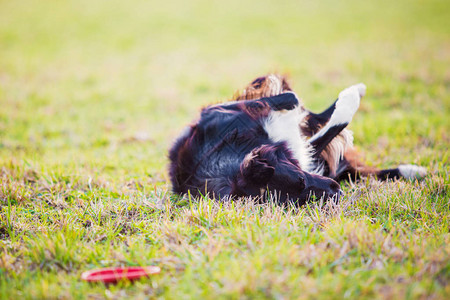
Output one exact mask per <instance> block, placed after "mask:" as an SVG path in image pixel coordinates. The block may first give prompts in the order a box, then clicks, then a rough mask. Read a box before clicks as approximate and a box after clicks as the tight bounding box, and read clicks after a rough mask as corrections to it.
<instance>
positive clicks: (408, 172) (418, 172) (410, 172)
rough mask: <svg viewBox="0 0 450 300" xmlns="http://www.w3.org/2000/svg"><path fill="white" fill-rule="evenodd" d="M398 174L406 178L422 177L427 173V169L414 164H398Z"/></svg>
mask: <svg viewBox="0 0 450 300" xmlns="http://www.w3.org/2000/svg"><path fill="white" fill-rule="evenodd" d="M398 170H399V171H400V174H401V175H402V176H403V177H405V178H406V179H414V178H422V177H424V176H425V175H427V169H426V168H424V167H420V166H416V165H400V166H398Z"/></svg>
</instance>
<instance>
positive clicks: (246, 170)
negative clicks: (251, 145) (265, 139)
mask: <svg viewBox="0 0 450 300" xmlns="http://www.w3.org/2000/svg"><path fill="white" fill-rule="evenodd" d="M273 155H274V153H273V152H272V151H270V149H267V147H265V146H263V147H260V148H257V149H254V150H253V151H252V152H250V153H249V154H247V155H246V156H245V158H244V160H243V161H242V163H241V167H240V177H241V179H242V180H244V181H245V183H246V184H245V185H248V184H250V185H258V186H264V185H266V184H267V183H268V182H269V180H270V179H271V178H272V176H273V174H274V173H275V162H276V160H275V159H274V158H273V157H272V156H273Z"/></svg>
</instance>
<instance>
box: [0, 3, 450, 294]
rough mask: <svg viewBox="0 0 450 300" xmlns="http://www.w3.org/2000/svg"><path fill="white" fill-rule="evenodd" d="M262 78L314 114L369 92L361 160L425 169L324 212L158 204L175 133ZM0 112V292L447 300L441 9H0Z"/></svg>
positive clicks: (447, 94) (165, 194) (449, 34)
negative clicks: (149, 269) (133, 278)
mask: <svg viewBox="0 0 450 300" xmlns="http://www.w3.org/2000/svg"><path fill="white" fill-rule="evenodd" d="M268 72H280V73H285V74H288V75H289V76H290V78H291V83H292V86H293V87H294V89H295V91H296V92H297V94H298V95H299V96H300V97H302V99H303V102H304V103H305V105H306V106H307V107H309V108H311V109H312V110H314V111H319V110H320V109H323V108H325V107H327V105H329V104H330V103H331V102H332V101H333V100H334V99H335V98H336V96H337V94H338V93H339V91H340V90H342V89H343V88H345V87H347V86H349V85H351V84H354V83H357V82H364V83H366V85H367V86H368V91H367V95H366V97H365V98H364V99H363V101H362V103H361V107H360V109H359V111H358V113H357V115H356V116H355V118H354V120H353V123H352V124H351V125H350V129H351V130H353V131H354V135H355V144H356V145H357V146H358V148H359V149H360V150H361V152H363V153H364V154H365V160H366V162H367V163H368V164H369V165H374V166H381V167H390V166H396V165H398V164H399V163H415V164H419V165H423V166H425V167H427V168H428V170H429V175H428V176H427V177H426V178H425V179H424V180H423V181H420V182H417V181H410V182H409V181H398V182H390V183H383V184H382V183H378V182H376V181H374V180H369V181H362V182H359V183H351V184H347V185H343V189H344V191H345V192H346V196H345V197H344V199H343V201H342V203H341V204H340V205H339V206H337V207H323V206H322V205H320V204H312V205H309V206H306V207H302V208H300V209H294V208H281V207H279V206H276V205H272V204H268V205H256V204H254V203H252V202H251V201H236V202H234V203H225V204H224V203H218V202H215V201H213V200H210V199H190V201H181V202H179V201H178V202H177V201H174V199H175V197H174V196H173V195H172V194H171V193H170V182H169V179H168V175H167V171H166V167H167V150H168V148H169V147H170V145H171V143H172V142H173V139H174V138H175V137H176V136H177V134H178V133H180V132H181V130H182V128H183V127H184V126H185V125H186V124H188V123H189V122H191V121H192V120H193V119H194V118H196V117H197V116H198V111H199V108H200V107H202V106H205V105H207V104H210V103H217V102H224V101H227V100H228V99H230V98H231V97H232V95H233V94H234V93H235V92H236V91H237V90H238V89H241V88H243V87H244V86H245V85H246V84H247V83H248V82H249V81H250V80H252V79H253V78H254V77H257V76H260V75H263V74H266V73H268ZM0 105H1V106H0V205H1V212H0V218H1V219H0V298H1V299H22V298H87V297H91V298H127V297H139V298H158V297H160V298H169V299H175V298H176V299H180V298H182V299H184V298H196V299H199V298H211V299H216V298H218V297H222V298H280V299H291V298H314V299H317V298H324V299H330V298H336V299H342V298H356V297H358V298H386V299H394V298H441V299H446V298H448V297H449V296H450V285H449V281H450V235H449V226H450V213H449V205H450V202H449V192H450V190H449V182H450V180H449V150H448V148H449V145H450V133H449V132H450V8H449V5H448V3H447V1H406V0H401V1H394V2H393V1H345V3H344V2H341V1H339V2H338V1H320V2H319V1H285V0H282V1H211V0H210V1H170V2H169V3H165V2H161V1H37V0H36V1H22V0H17V1H0ZM151 264H154V265H158V266H160V267H161V268H162V272H161V274H160V275H157V276H154V277H152V278H150V279H144V280H142V281H139V282H136V283H134V284H130V283H122V284H119V285H117V286H108V287H105V286H103V285H96V284H94V285H92V284H88V283H85V282H82V281H81V279H80V274H81V273H82V272H83V271H85V270H89V269H92V268H98V267H111V266H131V265H151Z"/></svg>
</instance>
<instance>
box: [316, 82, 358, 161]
mask: <svg viewBox="0 0 450 300" xmlns="http://www.w3.org/2000/svg"><path fill="white" fill-rule="evenodd" d="M365 93H366V86H365V85H364V84H362V83H360V84H356V85H353V86H351V87H349V88H346V89H345V90H343V91H342V92H340V93H339V98H338V100H337V101H336V102H335V105H334V110H333V109H332V107H330V108H329V109H328V110H327V111H325V112H324V117H325V116H326V115H327V114H329V113H330V112H332V114H331V117H330V119H329V121H328V123H327V124H326V125H325V126H324V127H323V128H322V129H320V130H319V132H317V133H316V134H314V135H313V136H312V137H311V139H310V140H309V142H310V144H311V145H312V146H313V148H314V149H315V153H316V156H319V155H320V153H321V152H322V151H323V149H325V147H327V145H328V144H329V143H330V142H331V141H332V140H333V139H334V138H335V137H336V136H337V135H338V134H339V133H340V132H341V131H342V130H343V129H344V128H345V127H347V125H348V124H349V123H350V122H351V120H352V118H353V115H354V114H355V113H356V111H357V110H358V107H359V102H360V100H361V97H362V96H364V95H365Z"/></svg>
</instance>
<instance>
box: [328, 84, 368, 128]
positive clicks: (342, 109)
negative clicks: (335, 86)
mask: <svg viewBox="0 0 450 300" xmlns="http://www.w3.org/2000/svg"><path fill="white" fill-rule="evenodd" d="M365 92H366V86H365V85H364V84H362V83H359V84H355V85H352V86H351V87H348V88H346V89H345V90H343V91H342V92H340V93H339V98H338V101H337V102H336V110H335V114H336V115H341V116H340V118H339V119H346V120H348V123H349V122H350V121H351V120H352V118H353V115H354V114H355V113H356V111H357V110H358V108H359V103H360V100H361V97H362V96H363V95H364V94H365Z"/></svg>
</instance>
